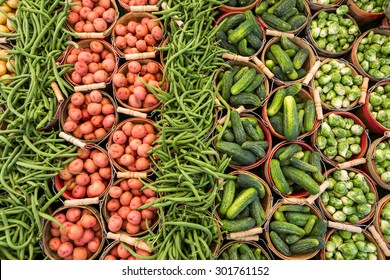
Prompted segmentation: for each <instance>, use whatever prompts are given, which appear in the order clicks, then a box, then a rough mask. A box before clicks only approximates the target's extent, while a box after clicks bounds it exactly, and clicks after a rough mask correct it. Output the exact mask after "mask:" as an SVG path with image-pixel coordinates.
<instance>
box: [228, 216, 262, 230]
mask: <svg viewBox="0 0 390 280" xmlns="http://www.w3.org/2000/svg"><path fill="white" fill-rule="evenodd" d="M255 225H256V221H255V219H253V218H252V217H247V218H241V219H235V220H222V221H221V227H222V229H223V230H225V231H228V232H237V231H243V230H248V229H251V228H253V227H254V226H255Z"/></svg>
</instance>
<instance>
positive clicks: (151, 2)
mask: <svg viewBox="0 0 390 280" xmlns="http://www.w3.org/2000/svg"><path fill="white" fill-rule="evenodd" d="M158 1H159V0H149V5H156V4H157V3H158Z"/></svg>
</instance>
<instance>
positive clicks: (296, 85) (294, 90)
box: [286, 83, 302, 96]
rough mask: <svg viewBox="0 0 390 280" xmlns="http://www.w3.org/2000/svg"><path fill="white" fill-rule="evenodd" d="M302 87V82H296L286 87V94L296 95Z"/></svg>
mask: <svg viewBox="0 0 390 280" xmlns="http://www.w3.org/2000/svg"><path fill="white" fill-rule="evenodd" d="M301 89H302V84H301V83H294V84H292V85H290V86H288V87H286V96H294V95H296V94H297V93H298V92H300V91H301Z"/></svg>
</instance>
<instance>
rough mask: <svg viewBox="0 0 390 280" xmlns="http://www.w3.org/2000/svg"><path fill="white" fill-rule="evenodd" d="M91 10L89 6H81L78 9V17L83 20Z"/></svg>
mask: <svg viewBox="0 0 390 280" xmlns="http://www.w3.org/2000/svg"><path fill="white" fill-rule="evenodd" d="M90 12H92V9H91V8H89V7H82V8H81V9H80V11H79V14H80V17H81V18H82V19H84V20H87V19H88V14H89V13H90Z"/></svg>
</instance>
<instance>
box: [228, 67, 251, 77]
mask: <svg viewBox="0 0 390 280" xmlns="http://www.w3.org/2000/svg"><path fill="white" fill-rule="evenodd" d="M240 69H241V66H238V65H233V67H232V68H231V71H232V74H233V77H234V76H235V75H236V74H237V73H238V71H240ZM248 69H249V68H248Z"/></svg>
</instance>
